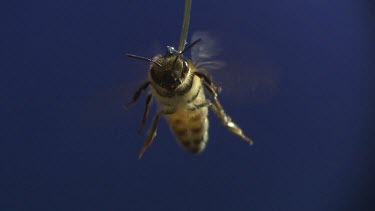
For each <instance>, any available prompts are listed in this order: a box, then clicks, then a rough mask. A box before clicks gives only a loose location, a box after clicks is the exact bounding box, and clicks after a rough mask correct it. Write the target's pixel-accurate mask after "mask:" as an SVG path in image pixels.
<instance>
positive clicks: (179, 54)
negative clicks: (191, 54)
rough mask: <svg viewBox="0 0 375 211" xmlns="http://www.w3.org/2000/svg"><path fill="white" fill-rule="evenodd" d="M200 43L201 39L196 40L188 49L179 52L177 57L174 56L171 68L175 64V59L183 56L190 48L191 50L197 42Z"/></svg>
mask: <svg viewBox="0 0 375 211" xmlns="http://www.w3.org/2000/svg"><path fill="white" fill-rule="evenodd" d="M200 41H202V39H201V38H199V39H197V40H196V41H194V42H193V43H191V44H190V45H189V46H188V47H186V48H185V49H184V50H183V51H181V52H179V53H178V54H177V55H176V59H175V60H174V61H173V67H174V65H175V64H176V61H177V59H178V58H179V57H180V56H181V55H182V54H183V53H185V52H186V51H188V50H190V48H192V47H193V46H194V45H195V44H197V43H198V42H200Z"/></svg>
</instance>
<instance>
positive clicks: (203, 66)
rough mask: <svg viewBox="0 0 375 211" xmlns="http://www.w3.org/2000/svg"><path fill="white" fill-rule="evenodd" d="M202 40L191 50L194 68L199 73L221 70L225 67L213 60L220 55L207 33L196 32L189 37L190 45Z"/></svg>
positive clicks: (215, 44)
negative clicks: (199, 71)
mask: <svg viewBox="0 0 375 211" xmlns="http://www.w3.org/2000/svg"><path fill="white" fill-rule="evenodd" d="M198 39H202V41H200V42H199V43H198V44H197V45H196V46H194V47H193V48H192V49H191V58H192V61H193V62H194V64H195V66H196V67H197V68H198V69H199V70H201V71H209V70H215V69H221V68H223V67H224V66H225V65H224V63H223V62H220V61H217V60H214V59H215V57H216V56H217V55H219V53H220V49H219V48H218V46H217V42H216V40H215V39H213V38H212V36H210V35H209V33H207V32H203V31H198V32H195V33H194V34H193V36H192V37H191V43H192V42H194V41H196V40H198Z"/></svg>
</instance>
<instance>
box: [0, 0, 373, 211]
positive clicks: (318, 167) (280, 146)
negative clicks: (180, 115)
mask: <svg viewBox="0 0 375 211" xmlns="http://www.w3.org/2000/svg"><path fill="white" fill-rule="evenodd" d="M1 4H2V5H1V7H0V8H1V9H0V10H1V13H0V14H1V15H0V16H1V18H0V21H1V35H0V36H1V39H0V46H1V47H0V48H1V49H0V61H1V62H0V71H1V72H0V88H1V89H0V101H1V102H0V108H1V109H0V114H1V118H0V122H1V133H0V137H1V139H0V210H375V205H374V203H373V202H372V201H371V200H373V196H374V189H375V180H374V179H375V177H374V176H375V171H374V165H375V159H374V152H375V144H374V141H373V140H374V137H375V134H374V132H373V130H372V129H373V127H372V126H373V123H374V100H373V99H374V92H373V84H374V77H373V76H374V73H373V72H374V67H375V64H374V53H375V45H374V43H375V42H374V37H375V36H374V35H375V33H374V28H375V27H374V26H375V24H374V23H375V21H374V20H375V17H374V3H371V2H370V1H349V0H331V1H327V0H325V1H323V0H320V1H317V0H314V1H313V0H308V1H297V0H292V1H278V0H269V1H237V2H234V1H232V2H229V1H228V2H225V1H221V2H220V1H214V0H208V1H204V2H203V1H193V4H192V14H191V16H192V17H191V25H190V26H191V27H190V32H191V33H190V35H191V34H192V33H193V32H194V31H200V30H204V31H208V32H210V33H211V34H212V35H214V37H215V38H216V39H217V40H218V44H219V46H220V47H221V49H222V51H221V55H220V60H222V61H224V62H225V63H226V64H227V66H226V67H225V68H224V69H223V70H219V71H217V72H212V73H211V75H212V77H213V79H214V81H216V82H217V83H218V84H220V85H221V86H222V87H223V92H222V94H221V95H220V99H221V101H222V103H223V105H224V107H225V109H226V111H227V112H228V113H229V114H230V115H231V116H232V117H233V119H234V120H236V122H237V123H238V124H239V125H241V126H242V128H243V129H244V130H245V131H246V133H247V134H248V135H249V136H250V137H252V138H253V139H254V141H255V144H254V146H252V147H249V146H248V145H247V144H246V143H245V142H243V141H241V140H240V139H239V138H237V137H235V136H233V135H232V134H230V133H229V132H227V131H226V130H225V129H224V128H223V127H222V126H221V125H220V124H219V123H218V121H217V119H216V118H215V117H214V116H213V115H212V114H211V115H210V121H211V126H210V141H209V143H208V147H207V149H206V151H205V152H204V153H202V154H201V155H199V156H193V155H190V154H188V153H187V152H185V151H184V150H182V149H181V148H180V147H179V146H178V145H177V144H176V143H175V140H174V137H173V136H172V135H171V133H170V131H169V128H168V125H167V124H166V122H165V121H164V120H162V121H161V123H160V125H159V130H158V136H157V137H156V139H155V142H154V144H153V145H152V146H151V148H149V150H148V151H147V152H146V153H145V155H144V157H143V159H142V160H140V161H138V160H137V159H136V157H137V154H138V152H139V150H140V148H141V145H142V143H143V139H144V136H142V137H138V136H137V129H138V127H139V123H140V118H141V115H142V110H143V101H144V99H145V98H144V96H143V97H142V98H141V101H140V102H138V104H137V105H135V106H134V107H132V108H131V109H130V110H128V111H125V110H124V109H123V108H122V105H123V104H124V103H125V102H127V101H128V99H129V97H130V96H131V94H132V93H133V91H134V90H135V89H136V88H137V87H138V85H139V84H140V83H141V82H142V81H143V80H144V79H145V78H146V75H147V67H148V64H147V63H145V62H141V61H136V60H131V59H128V58H126V57H125V56H124V53H125V52H130V53H134V54H138V55H143V56H148V57H152V56H154V55H156V53H158V52H160V53H162V54H164V51H165V46H166V45H174V46H176V45H177V43H178V39H179V35H180V26H181V21H182V13H183V2H182V1H166V0H162V1H151V0H148V1H126V0H125V1H124V0H121V1H119V0H117V1H82V0H75V1H71V0H65V1H41V0H37V1H27V2H21V1H14V2H12V3H10V2H8V3H7V4H4V2H3V3H1ZM152 112H155V106H154V107H153V109H152Z"/></svg>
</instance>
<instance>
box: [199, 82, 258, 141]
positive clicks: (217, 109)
mask: <svg viewBox="0 0 375 211" xmlns="http://www.w3.org/2000/svg"><path fill="white" fill-rule="evenodd" d="M203 85H204V86H205V88H206V89H207V91H208V93H209V94H210V95H211V97H212V101H213V104H212V105H211V106H210V107H211V109H212V110H213V112H214V113H215V114H216V115H217V116H218V117H219V119H220V121H221V123H222V124H223V125H224V126H225V127H226V128H227V129H228V130H229V131H230V132H232V133H234V134H236V135H237V136H239V137H241V138H242V139H243V140H245V141H246V142H248V143H249V144H251V145H252V144H253V140H251V139H250V138H249V137H247V136H246V135H245V134H244V133H243V132H242V129H241V128H240V127H239V126H238V125H237V124H236V123H234V122H233V121H232V119H231V118H230V117H229V116H228V115H227V114H226V113H225V111H224V109H223V107H222V106H221V104H220V102H219V100H218V99H217V93H216V91H215V87H216V86H212V83H211V82H210V83H207V82H206V81H205V80H204V81H203Z"/></svg>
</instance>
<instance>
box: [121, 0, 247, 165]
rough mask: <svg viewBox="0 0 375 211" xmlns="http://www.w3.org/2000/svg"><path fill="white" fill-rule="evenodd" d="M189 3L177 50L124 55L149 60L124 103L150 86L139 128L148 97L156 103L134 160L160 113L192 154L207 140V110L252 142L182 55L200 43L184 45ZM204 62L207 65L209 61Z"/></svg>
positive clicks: (149, 139)
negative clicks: (142, 78)
mask: <svg viewBox="0 0 375 211" xmlns="http://www.w3.org/2000/svg"><path fill="white" fill-rule="evenodd" d="M190 4H191V1H190V0H186V1H185V13H184V21H183V27H182V32H181V37H180V43H179V47H178V50H176V49H175V48H174V47H170V46H167V52H166V54H165V55H164V56H163V55H160V54H159V55H156V56H155V57H153V58H152V59H149V58H146V57H142V56H137V55H133V54H127V55H128V56H129V57H131V58H136V59H140V60H145V61H148V62H150V67H149V70H148V79H147V81H146V82H144V83H143V84H142V85H141V86H140V87H139V88H138V90H137V91H136V92H135V93H134V95H133V97H132V100H131V101H130V102H129V103H128V104H127V105H126V107H129V106H130V105H131V104H133V103H135V102H136V101H137V100H138V99H139V97H140V95H141V93H142V92H143V91H145V90H146V89H147V88H148V87H150V92H149V94H148V96H147V98H146V101H145V108H144V112H143V117H142V121H141V128H140V131H141V130H142V128H143V127H144V125H145V123H146V120H147V117H148V113H149V106H150V102H151V99H152V98H155V99H156V101H157V103H158V111H157V114H156V115H155V116H154V118H153V120H152V124H151V128H150V129H149V131H148V133H147V137H146V140H145V142H144V144H143V147H142V149H141V151H140V152H139V155H138V159H140V158H142V156H143V154H144V152H145V151H146V149H147V148H148V147H149V146H150V145H151V144H152V142H153V140H154V138H155V136H156V131H157V125H158V122H159V119H160V117H162V116H164V117H165V118H166V119H167V121H168V123H169V125H170V129H171V130H172V132H173V133H174V135H175V136H176V138H177V141H178V142H179V144H180V145H181V146H182V147H183V148H185V149H186V150H187V151H189V152H191V153H193V154H198V153H200V152H202V151H203V150H204V149H205V147H206V144H207V141H208V127H209V121H208V109H211V110H212V111H213V112H214V113H215V114H216V116H217V117H218V118H219V120H220V121H221V123H222V124H223V125H224V126H225V127H226V128H227V129H228V130H229V131H230V132H232V133H234V134H235V135H237V136H239V137H241V138H242V139H243V140H244V141H246V142H248V143H249V144H253V141H252V140H251V139H250V138H248V137H247V136H246V135H245V134H244V133H243V132H242V129H241V128H240V127H239V126H238V125H237V124H236V123H234V122H233V121H232V119H231V118H230V117H229V116H228V115H227V114H226V113H225V111H224V109H223V107H222V105H221V103H220V102H219V100H218V93H219V92H220V87H218V86H216V85H215V84H214V83H213V82H212V81H211V80H210V78H209V77H208V76H207V75H206V74H205V73H204V71H203V68H200V67H199V65H197V64H196V63H195V62H194V61H191V60H188V59H187V58H185V57H184V56H183V53H185V52H187V51H188V50H190V49H192V48H194V47H195V45H199V42H201V41H202V42H204V41H203V40H201V39H197V40H195V41H194V42H192V43H191V44H190V45H189V46H188V47H186V48H185V44H186V37H187V31H188V30H187V29H188V25H189V19H190ZM198 47H199V46H198ZM206 64H208V65H209V64H210V63H206ZM205 93H207V94H208V95H209V96H210V99H211V100H209V99H207V98H206V96H205Z"/></svg>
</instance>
